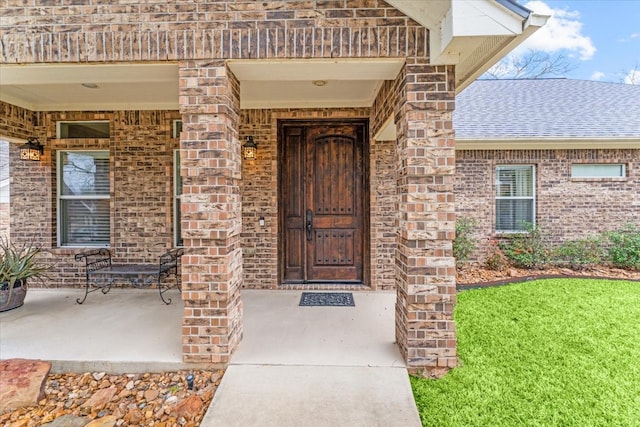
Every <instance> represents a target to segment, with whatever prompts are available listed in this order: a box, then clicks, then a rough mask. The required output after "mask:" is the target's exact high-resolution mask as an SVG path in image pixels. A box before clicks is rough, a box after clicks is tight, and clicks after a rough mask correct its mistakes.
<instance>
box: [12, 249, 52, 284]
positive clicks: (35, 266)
mask: <svg viewBox="0 0 640 427" xmlns="http://www.w3.org/2000/svg"><path fill="white" fill-rule="evenodd" d="M41 252H42V249H41V248H40V247H39V246H31V245H27V244H24V245H22V246H16V245H15V244H14V243H12V242H10V241H9V240H8V239H6V238H2V239H0V284H4V283H7V284H8V285H9V289H11V288H13V287H14V286H15V284H16V283H17V282H18V283H21V282H24V281H26V279H29V278H43V277H45V273H46V272H47V270H49V268H50V266H49V265H47V264H44V263H42V262H41V261H40V259H39V258H38V256H39V254H40V253H41Z"/></svg>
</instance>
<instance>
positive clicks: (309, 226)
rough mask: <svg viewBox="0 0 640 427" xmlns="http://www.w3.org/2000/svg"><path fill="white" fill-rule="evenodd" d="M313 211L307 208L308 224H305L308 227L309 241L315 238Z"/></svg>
mask: <svg viewBox="0 0 640 427" xmlns="http://www.w3.org/2000/svg"><path fill="white" fill-rule="evenodd" d="M312 215H313V212H311V209H307V225H305V228H306V229H307V241H309V242H310V241H311V239H312V238H313V235H312V234H311V231H312V228H313V225H312V224H311V220H312V219H313V218H312Z"/></svg>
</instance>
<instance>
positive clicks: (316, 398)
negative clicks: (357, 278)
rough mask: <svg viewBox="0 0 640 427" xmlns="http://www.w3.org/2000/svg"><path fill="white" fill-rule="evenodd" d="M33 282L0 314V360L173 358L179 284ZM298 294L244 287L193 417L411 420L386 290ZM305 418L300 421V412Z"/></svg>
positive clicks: (134, 367)
mask: <svg viewBox="0 0 640 427" xmlns="http://www.w3.org/2000/svg"><path fill="white" fill-rule="evenodd" d="M82 295H83V292H82V291H81V290H80V289H72V290H70V289H30V290H29V292H28V294H27V298H26V301H25V305H24V306H23V307H20V308H18V309H15V310H11V311H8V312H4V313H0V359H9V358H28V359H43V360H48V361H51V362H52V370H53V371H54V372H65V371H76V372H85V371H105V372H110V373H134V372H147V371H150V372H153V371H156V372H158V371H171V370H179V369H188V368H195V366H194V365H192V364H188V365H187V364H184V363H183V362H182V352H181V321H182V309H183V304H182V301H181V300H180V299H179V294H178V293H177V292H170V293H168V294H166V296H168V297H169V298H172V299H173V303H172V304H171V305H165V304H163V303H162V302H161V300H160V298H159V296H158V293H157V291H154V290H137V289H136V290H132V289H113V290H112V291H111V292H109V293H108V294H107V295H103V294H101V293H100V292H95V293H93V294H90V295H89V297H88V298H87V301H86V302H85V303H84V304H82V305H79V304H76V301H75V300H76V298H78V297H81V296H82ZM300 295H301V291H263V290H243V291H242V301H243V310H244V319H243V320H244V334H243V340H242V342H241V343H240V345H239V347H238V349H237V350H236V352H235V353H234V354H233V356H232V359H231V364H230V366H229V368H228V369H227V372H226V373H225V376H224V378H223V380H222V383H221V385H220V387H219V389H218V391H217V392H216V394H215V396H214V400H213V402H212V404H211V406H210V408H209V410H208V411H207V415H206V416H205V419H204V420H203V422H202V424H201V426H204V427H206V426H214V425H216V426H217V425H224V426H232V425H238V426H240V425H242V426H247V425H261V426H269V425H273V426H282V425H299V424H300V423H304V424H306V425H309V426H338V425H345V426H346V425H349V426H350V425H380V426H383V425H384V426H396V425H397V426H414V425H415V426H417V425H420V422H419V418H418V414H417V410H416V408H415V403H414V401H413V396H412V394H411V389H410V386H409V380H408V376H407V371H406V369H405V363H404V360H403V359H402V357H401V355H400V352H399V350H398V348H397V346H396V345H395V343H394V341H395V338H394V335H395V333H394V328H395V326H394V323H395V321H394V319H395V293H391V292H375V293H374V292H354V293H353V295H354V300H355V307H299V306H298V303H299V301H300ZM303 420H304V421H303Z"/></svg>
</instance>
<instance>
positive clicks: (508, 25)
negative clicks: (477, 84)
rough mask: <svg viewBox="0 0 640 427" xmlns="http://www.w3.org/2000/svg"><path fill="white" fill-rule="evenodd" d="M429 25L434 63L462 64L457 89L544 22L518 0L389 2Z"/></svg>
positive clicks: (466, 84)
mask: <svg viewBox="0 0 640 427" xmlns="http://www.w3.org/2000/svg"><path fill="white" fill-rule="evenodd" d="M387 3H389V4H390V5H391V6H393V7H395V8H396V9H398V10H400V11H401V12H403V13H404V14H406V15H407V16H409V17H411V18H412V19H414V20H415V21H417V22H419V23H420V24H422V25H424V26H425V27H426V28H428V29H429V51H430V62H431V63H432V64H434V65H456V93H458V92H460V91H461V90H462V89H464V88H465V87H467V86H468V85H469V84H470V83H471V82H473V81H474V80H475V79H476V78H477V77H478V76H480V75H481V74H482V73H484V72H485V71H486V70H488V69H489V68H490V67H491V66H493V65H494V64H495V63H497V62H498V61H499V60H500V59H502V58H503V57H504V56H505V55H506V54H507V53H509V52H510V51H512V50H513V49H514V48H515V47H516V46H518V45H519V44H521V43H522V42H523V41H524V40H526V39H527V37H529V36H530V35H531V34H533V33H534V32H535V31H536V30H537V29H539V28H540V27H541V26H542V25H544V24H545V23H546V21H547V19H548V16H543V15H536V14H534V13H533V12H531V11H530V10H529V9H526V8H524V7H522V6H520V5H519V4H517V3H516V2H514V1H513V0H482V1H473V2H468V1H459V0H432V1H430V2H429V4H428V6H429V7H427V5H426V2H424V1H423V0H387Z"/></svg>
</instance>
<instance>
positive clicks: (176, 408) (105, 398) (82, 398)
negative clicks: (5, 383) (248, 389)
mask: <svg viewBox="0 0 640 427" xmlns="http://www.w3.org/2000/svg"><path fill="white" fill-rule="evenodd" d="M189 374H193V375H194V376H195V381H194V389H193V390H189V389H188V387H187V383H186V380H185V379H186V377H187V375H189ZM222 374H223V371H222V370H219V371H218V370H216V371H206V370H196V371H189V372H187V371H179V372H160V373H145V374H135V375H133V374H129V375H110V374H106V375H104V374H103V373H98V374H95V376H94V373H91V372H87V373H81V374H77V373H66V374H49V376H48V378H47V380H46V385H45V397H44V398H43V399H42V400H40V401H39V402H38V403H37V404H35V405H33V406H29V407H22V408H19V409H16V410H14V411H12V412H7V413H5V414H0V426H11V427H38V426H42V425H48V426H49V427H63V426H64V427H80V426H85V425H86V424H87V423H89V422H92V420H93V421H95V424H93V426H94V427H95V426H113V425H115V426H118V427H120V426H122V427H126V426H139V427H143V426H145V427H146V426H153V427H176V426H182V427H187V426H192V427H195V426H197V425H198V424H199V423H200V421H202V419H203V417H204V414H205V413H206V411H207V408H208V406H209V404H210V403H211V400H212V398H213V395H214V393H215V390H216V388H217V387H218V385H219V384H220V380H221V379H222ZM96 377H97V378H98V379H97V380H96ZM131 381H133V384H134V388H133V389H132V390H128V389H127V385H128V386H129V387H131V384H130V382H131ZM114 390H115V391H114ZM168 398H169V399H168ZM58 420H60V421H58ZM114 420H115V424H113V422H114ZM56 422H57V424H55V423H56ZM76 423H77V424H76Z"/></svg>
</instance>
